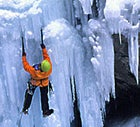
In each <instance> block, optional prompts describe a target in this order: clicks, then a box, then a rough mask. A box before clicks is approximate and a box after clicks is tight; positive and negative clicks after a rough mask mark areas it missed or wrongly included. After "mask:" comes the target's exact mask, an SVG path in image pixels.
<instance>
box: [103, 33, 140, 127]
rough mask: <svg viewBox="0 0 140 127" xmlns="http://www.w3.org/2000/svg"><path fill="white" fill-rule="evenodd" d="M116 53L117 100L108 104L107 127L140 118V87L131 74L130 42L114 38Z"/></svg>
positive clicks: (122, 37)
mask: <svg viewBox="0 0 140 127" xmlns="http://www.w3.org/2000/svg"><path fill="white" fill-rule="evenodd" d="M112 37H113V41H114V52H115V92H116V98H115V99H114V98H111V99H110V102H108V103H107V104H106V118H105V126H104V127H110V124H111V123H112V121H116V120H120V121H121V120H126V119H129V118H131V117H134V116H140V86H139V85H137V83H136V79H135V77H134V75H133V74H132V73H131V72H130V68H129V58H128V40H127V38H125V37H124V36H123V35H121V39H122V44H120V43H119V35H118V34H115V35H113V36H112Z"/></svg>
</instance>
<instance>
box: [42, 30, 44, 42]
mask: <svg viewBox="0 0 140 127" xmlns="http://www.w3.org/2000/svg"><path fill="white" fill-rule="evenodd" d="M41 44H44V43H43V30H42V29H41Z"/></svg>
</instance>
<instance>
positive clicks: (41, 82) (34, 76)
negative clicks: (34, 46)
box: [22, 48, 52, 87]
mask: <svg viewBox="0 0 140 127" xmlns="http://www.w3.org/2000/svg"><path fill="white" fill-rule="evenodd" d="M42 54H43V58H44V60H45V59H46V60H48V61H49V62H50V64H51V69H50V70H49V71H48V72H41V71H40V70H35V69H34V67H32V66H31V65H30V64H29V63H28V61H27V59H26V56H22V64H23V67H24V69H25V71H27V72H29V73H30V75H31V80H30V81H31V83H32V85H35V86H40V87H44V86H48V84H49V79H48V77H49V76H50V74H51V73H52V63H51V60H50V57H49V55H48V53H47V50H46V48H43V49H42Z"/></svg>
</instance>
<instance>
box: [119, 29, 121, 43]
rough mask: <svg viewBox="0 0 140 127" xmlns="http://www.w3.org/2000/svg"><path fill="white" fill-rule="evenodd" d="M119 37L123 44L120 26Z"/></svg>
mask: <svg viewBox="0 0 140 127" xmlns="http://www.w3.org/2000/svg"><path fill="white" fill-rule="evenodd" d="M119 39H120V44H122V37H121V30H120V26H119Z"/></svg>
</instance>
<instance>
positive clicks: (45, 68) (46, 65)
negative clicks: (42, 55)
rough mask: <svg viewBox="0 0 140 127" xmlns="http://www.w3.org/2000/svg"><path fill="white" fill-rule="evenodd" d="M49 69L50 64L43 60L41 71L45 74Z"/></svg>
mask: <svg viewBox="0 0 140 127" xmlns="http://www.w3.org/2000/svg"><path fill="white" fill-rule="evenodd" d="M50 69H51V64H50V62H49V61H48V60H43V61H42V62H41V70H42V71H44V72H47V71H49V70H50Z"/></svg>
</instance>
